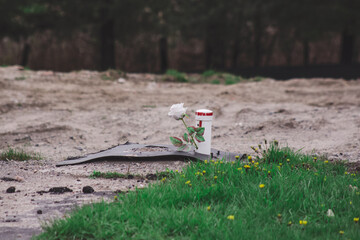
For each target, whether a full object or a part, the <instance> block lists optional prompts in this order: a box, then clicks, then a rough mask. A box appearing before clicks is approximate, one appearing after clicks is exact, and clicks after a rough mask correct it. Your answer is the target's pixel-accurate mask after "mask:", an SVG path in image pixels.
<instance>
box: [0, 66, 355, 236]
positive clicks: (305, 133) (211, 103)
mask: <svg viewBox="0 0 360 240" xmlns="http://www.w3.org/2000/svg"><path fill="white" fill-rule="evenodd" d="M103 74H104V73H99V72H91V71H79V72H71V73H58V72H51V71H37V72H35V71H29V70H22V69H21V67H18V66H12V67H6V68H0V126H1V127H0V151H5V150H6V149H7V148H8V147H12V148H19V149H24V150H25V151H27V152H34V153H39V154H41V156H42V157H43V160H29V161H24V162H16V161H0V178H2V180H0V213H1V214H0V222H1V224H0V239H29V238H31V236H32V235H33V234H37V233H39V232H41V225H42V224H44V223H46V222H48V221H50V220H52V219H55V218H59V217H60V218H62V217H65V216H66V215H67V213H68V212H69V211H70V210H71V209H73V208H74V207H76V206H80V205H83V204H87V203H91V202H96V201H101V200H104V201H112V199H113V197H114V196H115V195H116V193H115V192H117V193H120V192H121V193H124V192H127V191H129V190H133V189H135V188H136V187H137V188H143V187H146V185H147V184H148V181H139V179H137V178H133V179H126V178H118V179H99V178H98V179H91V178H89V175H90V174H91V173H92V172H93V171H101V172H107V171H111V172H119V173H123V174H128V173H131V174H133V175H143V176H146V175H147V174H155V173H156V172H162V171H166V169H171V170H181V169H182V168H183V167H184V166H185V165H186V164H187V163H186V162H182V161H172V159H168V161H159V162H156V161H153V162H138V161H134V162H116V161H113V162H110V161H109V162H92V163H87V164H82V165H75V166H64V167H55V164H56V163H57V162H60V161H63V160H64V159H67V158H68V157H71V156H81V155H86V154H89V153H92V152H98V151H100V150H103V149H108V148H110V147H112V146H115V145H118V144H124V143H125V142H127V141H129V142H133V143H141V144H170V141H169V136H180V135H181V134H182V133H183V126H182V124H181V122H177V121H175V120H174V119H171V118H169V117H168V116H167V113H168V111H169V108H170V106H171V105H172V104H175V103H180V102H184V103H185V106H186V107H188V114H189V115H190V118H189V119H186V121H187V122H188V123H194V122H195V120H194V112H195V110H197V109H201V108H208V109H211V110H213V111H214V120H213V128H212V131H213V132H212V146H213V147H214V148H218V149H222V150H224V151H231V152H235V151H236V152H241V153H246V154H252V150H251V148H250V147H251V146H256V145H258V144H261V143H263V142H264V139H267V140H268V141H270V140H274V139H276V140H278V141H279V142H280V145H282V146H289V147H291V148H294V149H296V150H298V149H302V151H303V152H306V153H311V154H314V155H325V156H327V158H328V159H329V160H349V161H350V162H354V163H357V166H359V165H358V162H359V160H360V151H359V147H360V80H359V79H358V80H351V81H345V80H343V79H290V80H288V81H275V80H273V79H263V80H262V81H260V82H241V83H238V84H234V85H214V84H189V83H176V82H164V81H162V77H161V76H158V75H152V74H127V76H126V81H123V80H121V81H117V79H115V80H104V78H103V77H102V76H103ZM149 176H152V175H149ZM7 178H8V179H10V178H11V179H16V181H9V180H8V179H7ZM12 186H13V187H15V188H16V192H14V193H6V190H7V189H8V188H9V187H12ZM85 186H91V187H92V188H93V189H94V192H93V193H89V194H84V193H83V191H82V190H83V188H84V187H85ZM56 187H63V188H64V189H66V188H67V189H71V190H72V192H70V191H64V192H63V193H61V194H52V193H48V191H49V190H50V189H51V188H56ZM39 213H41V214H39Z"/></svg>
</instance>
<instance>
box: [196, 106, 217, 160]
mask: <svg viewBox="0 0 360 240" xmlns="http://www.w3.org/2000/svg"><path fill="white" fill-rule="evenodd" d="M195 120H196V126H197V127H204V128H205V131H204V138H205V142H197V143H196V144H197V145H198V149H196V150H195V152H197V153H200V154H206V155H210V152H211V125H212V120H213V111H211V110H208V109H199V110H197V111H196V112H195Z"/></svg>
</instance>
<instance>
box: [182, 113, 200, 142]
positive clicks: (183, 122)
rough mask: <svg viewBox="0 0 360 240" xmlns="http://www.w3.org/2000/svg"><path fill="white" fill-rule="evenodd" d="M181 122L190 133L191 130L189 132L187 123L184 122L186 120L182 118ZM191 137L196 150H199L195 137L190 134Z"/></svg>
mask: <svg viewBox="0 0 360 240" xmlns="http://www.w3.org/2000/svg"><path fill="white" fill-rule="evenodd" d="M181 121H182V122H183V124H184V125H185V127H186V131H189V130H188V126H187V125H186V123H185V121H184V118H181ZM189 135H190V137H191V139H192V141H193V143H194V144H195V148H196V149H198V146H197V145H196V142H195V140H194V138H193V136H192V135H191V134H189Z"/></svg>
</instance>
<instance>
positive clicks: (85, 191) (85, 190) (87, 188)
mask: <svg viewBox="0 0 360 240" xmlns="http://www.w3.org/2000/svg"><path fill="white" fill-rule="evenodd" d="M82 191H83V193H93V192H94V189H93V188H92V187H90V186H85V187H83V189H82Z"/></svg>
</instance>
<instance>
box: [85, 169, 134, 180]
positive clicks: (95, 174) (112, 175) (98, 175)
mask: <svg viewBox="0 0 360 240" xmlns="http://www.w3.org/2000/svg"><path fill="white" fill-rule="evenodd" d="M89 177H90V178H115V179H116V178H126V177H127V175H125V174H122V173H117V172H106V173H104V172H99V171H93V173H92V174H91V175H90V176H89Z"/></svg>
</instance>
